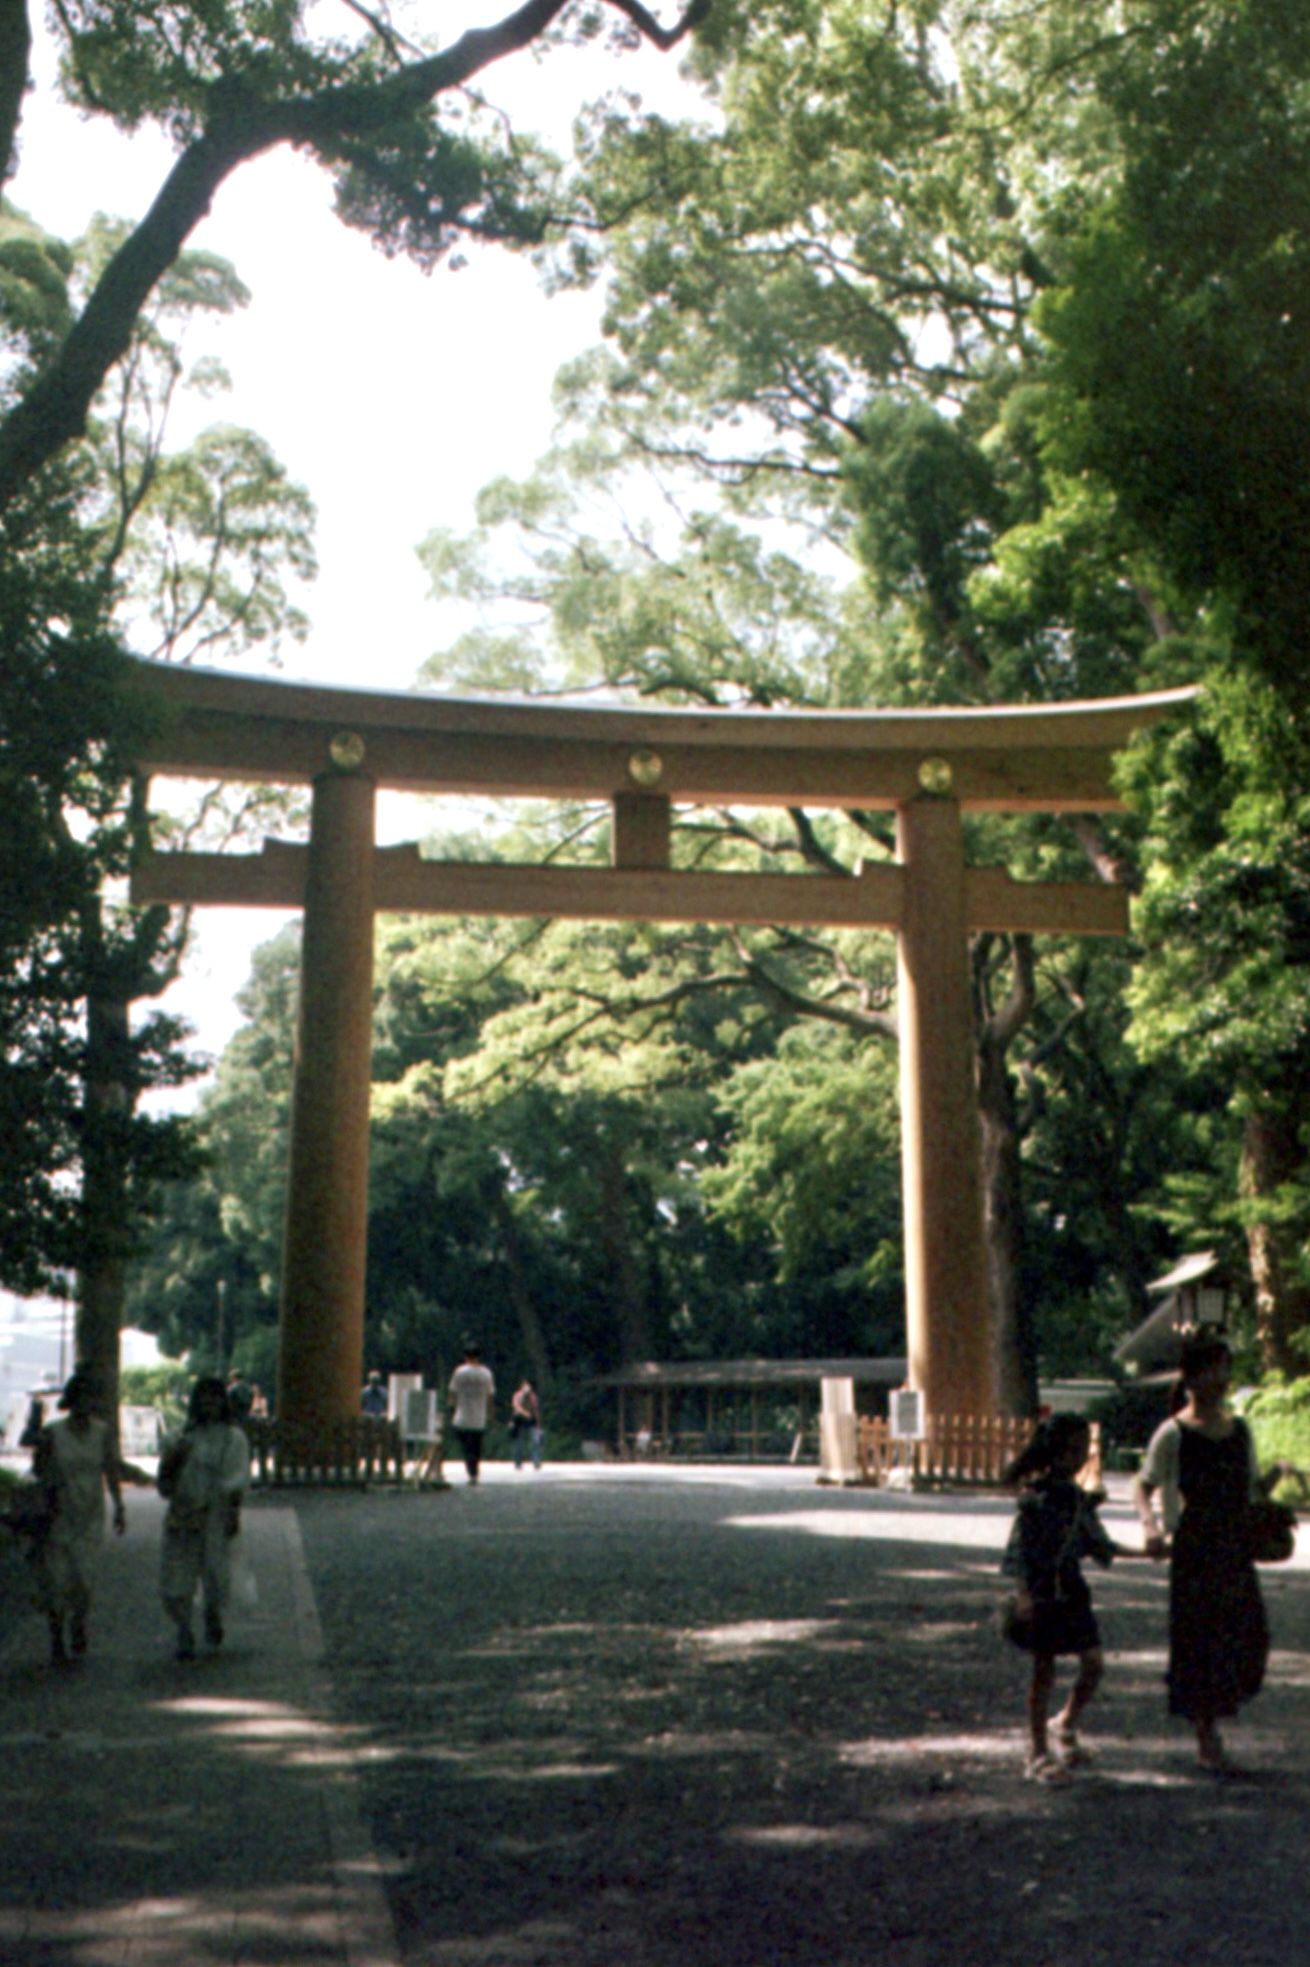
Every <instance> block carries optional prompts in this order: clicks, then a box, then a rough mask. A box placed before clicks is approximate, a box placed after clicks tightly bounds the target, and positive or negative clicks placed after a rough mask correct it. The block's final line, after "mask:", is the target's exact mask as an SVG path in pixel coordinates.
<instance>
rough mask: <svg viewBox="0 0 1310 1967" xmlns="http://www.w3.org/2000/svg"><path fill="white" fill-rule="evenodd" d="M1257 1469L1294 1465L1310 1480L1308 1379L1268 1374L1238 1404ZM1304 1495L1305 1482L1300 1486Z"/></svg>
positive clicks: (1309, 1387)
mask: <svg viewBox="0 0 1310 1967" xmlns="http://www.w3.org/2000/svg"><path fill="white" fill-rule="evenodd" d="M1242 1412H1243V1413H1244V1414H1245V1416H1246V1418H1247V1420H1248V1421H1249V1422H1250V1423H1251V1432H1252V1434H1253V1435H1254V1436H1255V1446H1256V1453H1257V1454H1258V1455H1259V1458H1260V1466H1261V1467H1262V1468H1267V1467H1268V1466H1269V1464H1270V1463H1271V1462H1280V1461H1281V1462H1295V1464H1296V1466H1297V1467H1298V1468H1299V1469H1303V1470H1305V1473H1306V1477H1307V1478H1310V1379H1296V1380H1289V1379H1288V1378H1287V1377H1286V1376H1285V1375H1284V1374H1282V1373H1271V1374H1270V1375H1269V1376H1268V1378H1267V1379H1265V1380H1262V1381H1261V1383H1260V1385H1259V1386H1258V1387H1257V1388H1256V1389H1255V1392H1254V1393H1252V1394H1250V1395H1249V1396H1248V1398H1247V1399H1246V1400H1245V1401H1244V1402H1243V1404H1242ZM1301 1488H1302V1493H1304V1492H1305V1489H1306V1482H1305V1481H1303V1482H1302V1484H1301Z"/></svg>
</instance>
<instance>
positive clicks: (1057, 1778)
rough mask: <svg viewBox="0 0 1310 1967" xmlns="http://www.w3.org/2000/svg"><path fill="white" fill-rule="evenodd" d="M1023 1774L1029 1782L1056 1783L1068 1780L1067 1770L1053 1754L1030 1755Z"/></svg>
mask: <svg viewBox="0 0 1310 1967" xmlns="http://www.w3.org/2000/svg"><path fill="white" fill-rule="evenodd" d="M1023 1774H1024V1781H1025V1782H1029V1783H1048V1784H1051V1785H1058V1784H1060V1783H1067V1782H1068V1780H1069V1771H1068V1770H1067V1769H1066V1768H1065V1766H1064V1764H1063V1762H1060V1761H1057V1760H1056V1758H1055V1756H1053V1755H1030V1756H1029V1758H1028V1761H1027V1764H1026V1766H1025V1768H1024V1772H1023Z"/></svg>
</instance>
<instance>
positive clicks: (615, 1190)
mask: <svg viewBox="0 0 1310 1967" xmlns="http://www.w3.org/2000/svg"><path fill="white" fill-rule="evenodd" d="M626 1188H627V1182H626V1177H625V1171H624V1167H623V1156H622V1154H621V1152H620V1150H619V1148H618V1146H617V1145H616V1144H614V1143H612V1142H609V1141H604V1142H602V1144H601V1162H600V1233H601V1241H602V1244H603V1246H604V1250H605V1255H606V1257H607V1259H608V1261H609V1272H610V1289H611V1292H612V1294H613V1304H614V1312H615V1317H616V1319H617V1321H618V1328H619V1363H620V1365H623V1366H633V1365H636V1364H638V1363H639V1362H640V1361H641V1360H644V1359H649V1357H650V1326H649V1321H648V1320H647V1317H646V1301H645V1298H644V1296H643V1294H642V1289H641V1279H640V1277H639V1275H638V1271H637V1260H636V1258H635V1256H634V1255H633V1250H632V1239H631V1237H630V1236H629V1234H628V1212H627V1199H626Z"/></svg>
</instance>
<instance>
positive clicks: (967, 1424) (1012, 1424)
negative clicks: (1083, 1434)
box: [855, 1414, 1101, 1488]
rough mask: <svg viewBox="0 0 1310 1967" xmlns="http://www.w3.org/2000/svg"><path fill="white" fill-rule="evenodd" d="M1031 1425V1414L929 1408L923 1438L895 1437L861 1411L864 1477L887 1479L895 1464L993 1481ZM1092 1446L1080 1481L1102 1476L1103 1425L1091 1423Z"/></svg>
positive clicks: (957, 1478) (928, 1475) (931, 1474)
mask: <svg viewBox="0 0 1310 1967" xmlns="http://www.w3.org/2000/svg"><path fill="white" fill-rule="evenodd" d="M1032 1431H1033V1424H1032V1422H1031V1421H1029V1420H1014V1419H1012V1418H1011V1417H1010V1416H1008V1415H1004V1414H930V1415H929V1416H928V1418H927V1433H926V1434H925V1436H924V1439H923V1440H922V1441H893V1439H892V1435H891V1428H890V1425H889V1423H888V1422H887V1421H885V1420H870V1419H866V1418H864V1417H861V1418H860V1419H859V1420H858V1421H857V1422H856V1427H855V1443H856V1456H857V1460H858V1463H859V1470H860V1480H861V1481H862V1482H872V1483H879V1484H881V1483H885V1482H886V1481H887V1480H888V1478H889V1476H890V1475H891V1474H892V1472H893V1470H904V1471H907V1474H906V1476H905V1477H904V1478H903V1479H907V1480H908V1479H913V1480H915V1481H920V1482H950V1483H956V1484H978V1485H980V1486H990V1487H993V1488H994V1487H995V1486H996V1485H997V1484H998V1483H999V1482H1000V1480H1001V1476H1002V1474H1003V1472H1004V1470H1005V1468H1006V1467H1007V1465H1008V1464H1009V1463H1010V1462H1012V1461H1013V1460H1014V1458H1015V1456H1016V1455H1017V1454H1018V1453H1019V1450H1020V1449H1021V1448H1022V1447H1023V1446H1024V1444H1025V1443H1026V1442H1027V1440H1028V1438H1029V1436H1030V1435H1031V1433H1032ZM1091 1436H1092V1443H1091V1451H1090V1453H1089V1455H1088V1458H1087V1466H1086V1467H1085V1469H1084V1470H1083V1473H1082V1476H1081V1478H1080V1479H1081V1481H1082V1482H1083V1484H1084V1486H1085V1487H1087V1488H1098V1487H1099V1486H1100V1481H1101V1429H1100V1425H1099V1423H1098V1422H1096V1421H1093V1422H1092V1423H1091Z"/></svg>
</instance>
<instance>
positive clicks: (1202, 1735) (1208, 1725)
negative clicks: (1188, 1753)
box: [1194, 1714, 1228, 1769]
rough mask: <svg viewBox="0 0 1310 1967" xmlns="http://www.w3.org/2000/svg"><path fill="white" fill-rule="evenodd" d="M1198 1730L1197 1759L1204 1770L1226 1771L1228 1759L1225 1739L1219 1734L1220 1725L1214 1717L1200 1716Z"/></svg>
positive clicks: (1197, 1723)
mask: <svg viewBox="0 0 1310 1967" xmlns="http://www.w3.org/2000/svg"><path fill="white" fill-rule="evenodd" d="M1194 1725H1195V1728H1196V1758H1197V1761H1198V1762H1199V1763H1200V1765H1201V1767H1202V1768H1203V1769H1226V1768H1227V1767H1228V1757H1227V1755H1226V1754H1225V1752H1224V1738H1223V1736H1222V1735H1221V1734H1220V1733H1219V1725H1218V1723H1217V1722H1216V1721H1215V1719H1214V1717H1213V1715H1208V1714H1206V1715H1198V1716H1197V1717H1196V1721H1195V1724H1194Z"/></svg>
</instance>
